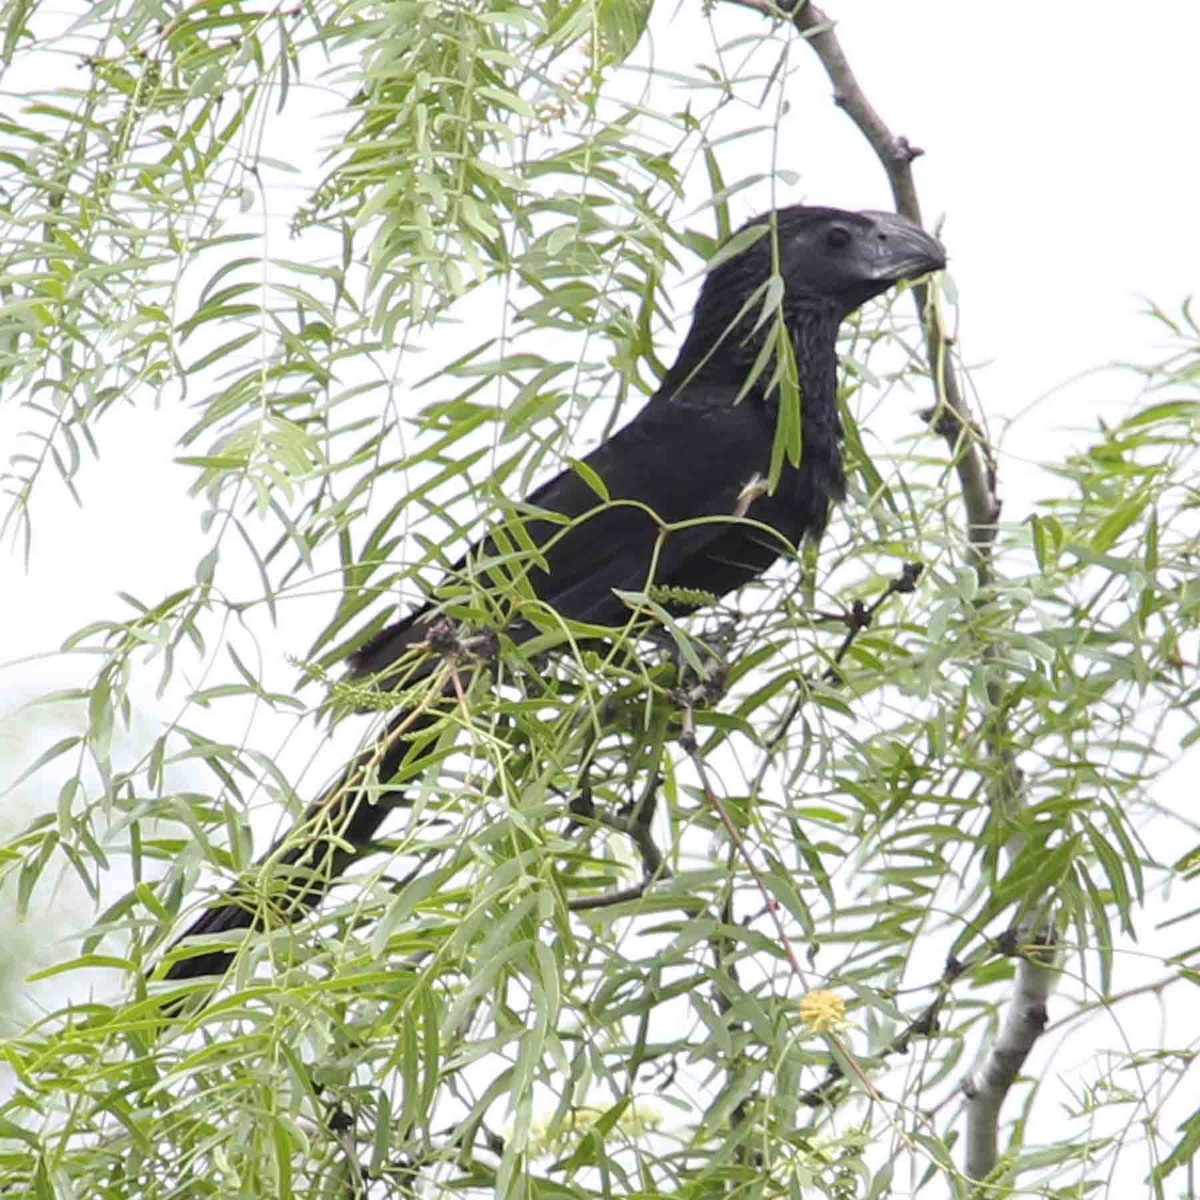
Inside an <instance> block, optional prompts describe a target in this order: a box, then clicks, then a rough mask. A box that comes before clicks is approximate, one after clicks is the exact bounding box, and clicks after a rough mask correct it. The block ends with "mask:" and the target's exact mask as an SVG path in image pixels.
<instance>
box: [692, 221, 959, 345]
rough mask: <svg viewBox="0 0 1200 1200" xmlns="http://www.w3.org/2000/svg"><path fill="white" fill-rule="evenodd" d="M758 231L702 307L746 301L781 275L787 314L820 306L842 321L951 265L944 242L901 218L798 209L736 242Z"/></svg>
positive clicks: (721, 272)
mask: <svg viewBox="0 0 1200 1200" xmlns="http://www.w3.org/2000/svg"><path fill="white" fill-rule="evenodd" d="M757 229H761V230H762V233H761V236H759V237H757V238H753V240H751V241H750V242H749V244H748V245H747V246H746V247H745V248H744V249H743V250H740V251H739V252H737V253H735V254H734V255H732V256H731V257H729V258H726V259H725V260H724V261H721V262H719V265H718V266H716V267H715V268H714V269H713V270H712V271H711V272H710V274H709V278H708V280H707V281H706V283H705V287H704V295H703V296H702V297H701V306H703V305H704V304H705V303H706V302H707V303H709V304H713V306H714V307H716V308H726V307H727V305H728V302H729V298H731V297H738V298H740V299H741V300H742V301H744V300H745V299H746V297H748V296H750V295H752V294H753V293H754V290H755V289H756V288H758V287H761V286H762V285H763V284H765V283H766V282H767V281H768V279H770V277H771V276H772V274H774V273H775V271H776V270H777V271H778V274H779V276H780V278H781V279H782V281H783V297H782V301H783V305H784V308H785V310H786V311H791V310H795V309H798V308H807V307H813V306H816V307H819V308H822V309H824V310H825V311H826V312H828V313H829V314H830V315H831V316H834V317H836V319H837V320H839V321H840V320H841V319H842V318H844V317H847V316H849V314H850V313H852V312H853V311H854V310H855V309H856V308H858V307H859V306H860V305H862V304H865V303H866V302H867V301H868V300H870V299H871V298H872V297H873V296H878V295H879V294H880V293H881V292H885V291H887V289H888V288H889V287H891V286H892V285H893V284H896V283H899V282H900V281H901V280H902V279H917V278H919V277H920V276H922V275H927V274H929V272H930V271H937V270H940V269H941V268H942V267H944V266H945V265H946V252H945V250H944V249H943V248H942V245H941V243H940V242H939V241H938V240H937V239H936V238H935V237H932V236H931V235H930V234H928V233H926V232H925V231H924V230H923V229H922V228H921V227H920V226H919V225H916V224H914V223H913V222H912V221H909V220H908V219H907V218H906V217H901V216H899V215H897V214H896V213H888V212H872V211H866V212H847V211H845V210H843V209H838V208H818V207H814V206H809V205H804V204H794V205H791V206H790V207H788V208H780V209H777V210H776V211H774V212H768V213H764V214H762V215H761V216H758V217H755V218H754V219H753V220H752V221H749V222H747V223H746V225H745V226H743V227H742V229H741V230H740V231H739V233H738V234H737V235H736V237H737V238H738V239H739V240H741V239H745V238H746V237H747V236H751V237H753V233H754V232H755V231H756V230H757ZM757 316H758V313H757V312H755V314H754V318H753V319H754V320H755V321H757Z"/></svg>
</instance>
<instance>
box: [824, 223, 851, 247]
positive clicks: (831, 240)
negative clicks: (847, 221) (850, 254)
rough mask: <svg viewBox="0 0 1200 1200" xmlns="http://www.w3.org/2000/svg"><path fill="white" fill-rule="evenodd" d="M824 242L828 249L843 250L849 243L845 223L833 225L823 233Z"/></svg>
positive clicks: (848, 231)
mask: <svg viewBox="0 0 1200 1200" xmlns="http://www.w3.org/2000/svg"><path fill="white" fill-rule="evenodd" d="M825 244H826V245H827V246H828V247H829V248H830V250H845V248H846V247H847V246H848V245H850V230H848V229H847V228H846V227H845V225H835V226H834V227H833V228H832V229H831V230H830V231H829V232H828V233H827V234H826V235H825Z"/></svg>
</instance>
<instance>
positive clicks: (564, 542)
mask: <svg viewBox="0 0 1200 1200" xmlns="http://www.w3.org/2000/svg"><path fill="white" fill-rule="evenodd" d="M755 228H761V230H762V234H761V236H758V237H757V238H755V237H753V231H754V230H755ZM735 236H736V238H737V239H738V240H737V242H736V243H735V244H736V245H740V246H742V248H741V249H738V250H737V251H736V252H735V253H733V254H731V255H729V256H728V257H725V258H724V259H721V258H720V257H719V258H718V263H717V265H716V266H714V267H713V268H712V269H711V270H710V271H709V274H708V277H707V278H706V280H705V282H704V286H703V288H702V290H701V293H700V299H699V301H698V302H697V305H696V311H695V314H694V316H693V318H692V325H691V329H690V330H689V332H688V335H687V338H686V339H685V341H684V343H683V347H682V348H681V350H680V352H679V357H678V358H677V359H676V361H675V364H674V366H672V367H671V369H670V370H669V371H668V372H667V374H666V376H665V377H664V379H663V381H662V384H661V386H660V387H659V389H658V391H657V392H655V394H654V395H653V397H651V399H650V401H649V402H648V403H647V405H646V406H645V408H643V409H642V410H641V411H640V412H639V413H638V414H637V415H636V416H635V417H634V418H633V420H632V421H630V423H629V424H628V425H626V426H625V427H624V428H623V429H621V430H620V431H618V432H617V433H616V434H615V435H613V436H612V437H611V438H609V439H608V440H607V441H605V442H604V443H603V444H602V445H600V446H598V447H597V448H596V449H595V450H593V451H592V453H591V454H589V455H588V456H587V458H586V459H585V460H584V462H585V464H586V466H587V468H589V469H590V472H591V473H592V474H593V475H594V476H597V477H598V478H599V479H600V480H601V481H602V484H603V489H602V490H605V491H607V494H608V500H607V502H606V501H605V500H604V499H603V498H602V495H601V494H600V492H598V490H597V488H596V487H595V485H594V481H589V480H588V479H587V478H586V477H585V474H584V473H582V472H580V471H577V470H574V469H571V470H566V471H563V472H562V474H560V475H558V476H557V477H556V478H554V479H552V480H550V482H548V483H547V484H545V485H544V486H542V487H540V488H539V489H538V490H537V491H535V492H534V493H533V495H532V496H530V497H529V504H530V505H531V506H533V507H535V508H537V509H541V510H544V511H547V512H550V513H556V514H561V515H562V516H565V517H568V518H572V519H575V520H574V523H572V524H570V525H566V524H564V523H563V522H562V521H561V520H559V521H555V520H551V519H544V518H542V519H539V518H538V517H536V516H534V517H531V518H526V519H525V520H524V521H523V524H524V527H525V530H526V531H527V533H528V536H529V538H530V540H531V541H532V543H533V545H534V546H536V547H537V548H538V551H539V554H540V558H541V562H540V563H533V564H531V565H530V566H529V568H528V572H529V573H528V580H529V584H530V586H531V587H532V589H533V592H534V593H535V594H536V596H537V597H538V599H539V600H541V601H543V602H544V603H545V604H547V605H549V606H551V607H552V608H553V609H555V610H556V611H557V612H558V613H559V614H560V615H561V616H563V617H566V618H568V619H570V620H575V621H585V622H589V623H591V624H595V625H602V626H616V625H620V624H623V623H624V622H625V621H627V620H628V618H629V616H630V612H629V608H628V606H627V605H626V603H625V602H624V601H623V600H622V599H621V598H620V597H619V596H618V595H616V594H615V592H616V591H618V590H619V591H635V592H636V591H644V590H645V589H646V588H647V586H649V585H650V584H655V585H659V586H663V585H665V586H669V587H674V588H679V589H690V590H693V591H699V592H702V593H707V594H710V595H715V596H720V595H724V594H725V593H726V592H729V591H732V590H733V589H734V588H737V587H739V586H740V585H741V584H743V583H746V582H748V581H749V580H751V579H754V578H756V577H757V576H758V575H760V574H761V573H762V572H763V571H765V570H766V568H767V567H768V566H770V565H771V563H772V562H774V561H775V559H776V558H777V557H778V556H779V555H780V554H781V553H784V552H785V551H786V550H788V549H789V548H794V547H795V546H796V545H797V544H798V543H799V542H800V541H801V540H802V539H803V538H804V537H805V536H806V535H807V536H810V537H812V538H819V537H820V535H821V533H822V532H823V531H824V529H825V525H826V523H827V521H828V519H829V509H830V505H831V504H832V503H834V502H836V501H838V500H840V499H841V498H842V496H843V494H844V492H845V473H844V470H843V466H842V456H841V437H842V429H841V422H840V420H839V418H838V411H837V354H836V342H837V332H838V327H839V325H840V324H841V322H842V321H843V320H844V319H845V318H846V317H847V316H849V315H850V313H852V312H854V311H855V309H857V308H859V307H860V306H861V305H862V304H864V303H865V302H866V301H867V300H870V299H871V298H872V297H874V296H877V295H879V294H880V293H882V292H884V291H886V290H887V289H888V288H889V287H891V286H892V285H893V284H895V283H897V282H899V281H900V280H903V279H914V278H916V277H918V276H921V275H925V274H928V273H929V272H930V271H935V270H939V269H940V268H941V267H943V266H944V265H945V252H944V251H943V249H942V247H941V245H940V244H939V243H938V242H937V241H936V239H934V238H933V237H931V236H930V235H929V234H927V233H925V232H924V231H923V230H922V229H921V228H920V227H919V226H917V225H915V224H913V223H912V222H911V221H908V220H906V219H905V218H903V217H900V216H897V215H896V214H894V213H885V212H858V213H855V212H844V211H841V210H839V209H834V208H817V207H808V206H803V205H794V206H792V207H789V208H782V209H778V210H776V211H773V212H768V213H765V214H763V215H762V216H759V217H756V218H755V219H754V220H753V221H750V222H749V223H748V224H747V225H746V226H744V227H743V229H742V230H741V231H739V233H738V234H737V235H735ZM748 238H749V239H751V240H750V241H749V244H748V245H745V244H744V242H745V241H746V240H747V239H748ZM772 278H775V279H777V280H778V281H779V282H778V283H777V284H776V285H775V287H774V289H773V290H772V288H771V287H770V286H768V285H769V283H770V281H771V280H772ZM780 289H781V292H780ZM772 295H774V296H776V297H778V311H777V312H775V313H771V312H770V311H764V310H765V308H766V306H767V304H768V303H769V301H768V297H770V296H772ZM779 321H782V322H783V324H784V330H785V336H786V337H787V338H788V340H789V341H790V343H791V347H792V351H793V355H794V360H795V363H796V367H797V373H798V377H799V390H800V394H801V414H802V415H801V431H802V446H803V450H802V454H801V458H800V462H799V465H793V464H791V463H789V462H787V461H786V460H785V461H784V465H783V469H782V474H781V476H780V478H779V480H778V484H777V486H776V487H775V489H774V490H773V491H771V492H769V493H768V491H767V489H766V487H765V480H766V478H767V476H768V472H769V468H770V464H771V453H772V447H773V445H774V442H775V431H776V423H777V419H778V415H779V398H778V390H777V389H776V388H774V387H773V386H772V383H773V379H774V378H775V369H776V363H775V361H773V360H772V357H771V355H770V352H769V351H768V352H767V356H766V358H765V359H764V357H763V350H764V346H765V345H766V343H767V341H768V339H769V338H771V337H772V336H778V322H779ZM651 513H653V514H654V516H651ZM655 518H657V519H655ZM697 518H718V519H712V520H707V521H702V522H700V523H698V524H694V525H688V526H687V527H686V528H683V529H672V530H670V531H669V532H667V533H666V534H665V535H664V533H663V525H664V524H665V525H668V526H671V525H676V524H678V523H681V522H688V521H693V520H695V519H697ZM719 518H724V519H723V520H721V519H719ZM494 551H495V545H494V543H492V542H491V540H490V539H488V540H485V541H484V543H483V544H482V546H477V547H476V548H475V549H474V550H473V551H471V552H469V553H468V555H467V557H466V559H464V561H463V563H462V564H460V566H464V565H466V563H467V562H468V561H469V560H470V559H471V558H472V557H473V556H478V555H480V554H482V555H483V556H484V557H487V556H488V555H489V553H490V552H494ZM668 607H670V606H668ZM675 607H676V608H677V609H682V608H686V607H687V605H686V604H679V605H676V606H675ZM435 615H436V610H435V608H434V606H433V605H427V606H425V607H424V608H422V609H420V610H418V611H417V612H415V613H412V614H410V615H409V616H406V617H404V618H402V619H401V620H400V621H398V622H396V623H395V624H394V625H391V626H389V627H387V628H386V629H384V630H383V631H382V632H381V633H379V634H378V635H377V636H375V637H374V638H373V639H372V640H371V641H370V642H368V643H367V645H366V646H364V647H363V648H362V649H361V650H359V651H358V652H357V653H356V654H355V655H354V656H353V657H352V658H351V660H350V661H351V674H352V676H353V677H360V676H375V677H376V678H377V681H379V682H381V683H382V684H384V685H386V683H387V682H389V680H391V679H394V678H395V677H396V675H397V674H398V673H399V671H398V669H397V664H398V663H400V661H401V660H402V659H403V660H404V663H405V664H406V665H407V664H409V663H410V661H411V660H412V659H413V658H414V657H415V656H416V655H417V654H419V653H420V652H421V651H422V650H427V649H428V648H429V647H430V645H431V644H432V645H433V646H434V648H436V644H437V639H438V637H439V636H442V637H444V636H446V634H445V633H444V632H439V629H440V628H443V627H439V625H438V624H437V623H436V622H435V621H434V620H433V618H434V617H435ZM507 632H508V633H510V634H511V635H512V636H513V637H514V638H516V639H517V640H521V639H522V638H523V637H525V636H528V635H529V634H530V633H531V632H532V629H531V627H530V626H529V625H527V624H524V623H521V622H517V623H516V624H515V625H512V626H510V627H509V629H508V631H507ZM451 636H452V635H451ZM418 670H419V668H418ZM434 719H435V718H434V717H432V716H427V715H421V716H414V714H412V713H407V712H403V711H402V712H400V713H398V714H397V715H396V716H395V717H394V718H393V719H392V720H391V721H390V723H389V725H388V727H387V729H386V730H385V731H384V733H383V735H382V736H381V737H380V738H379V739H378V740H377V741H376V742H375V744H374V746H373V747H372V748H371V749H369V750H368V751H366V752H365V753H364V754H362V755H361V756H360V757H359V758H358V759H356V760H355V762H354V763H352V764H351V766H350V767H349V768H348V769H347V770H346V772H345V773H344V774H343V775H342V777H341V778H340V779H339V781H338V782H337V783H336V784H335V785H334V786H333V787H332V788H331V789H330V790H329V791H327V792H326V793H325V794H324V795H323V796H322V797H321V798H320V799H318V800H317V801H316V802H314V803H313V804H312V805H310V806H309V809H308V811H307V813H306V814H305V817H304V820H303V823H302V824H303V830H302V832H301V833H300V836H297V831H296V830H293V831H292V832H291V833H290V834H289V835H287V837H286V838H285V839H284V840H283V841H282V842H280V843H279V844H278V845H277V846H276V847H274V848H273V849H272V851H270V852H269V855H268V857H269V858H270V859H271V860H272V862H273V863H274V864H276V865H277V866H278V867H279V868H281V869H283V870H287V871H288V872H289V875H288V880H289V882H288V884H287V886H286V889H285V892H284V899H283V902H282V903H281V904H279V905H277V911H278V912H279V914H280V916H281V917H283V918H286V919H294V918H295V917H297V916H298V915H299V914H300V913H302V912H303V911H305V910H307V909H309V908H311V907H313V906H315V905H316V904H317V903H319V901H320V900H321V898H322V897H323V896H324V895H325V894H326V893H327V892H328V891H329V889H330V887H331V886H332V884H333V881H334V880H336V878H337V877H338V876H339V875H340V874H341V873H342V872H343V871H344V870H345V869H346V868H347V867H348V866H349V865H350V863H351V862H353V861H354V860H355V859H356V858H358V857H360V856H361V854H362V853H363V852H365V850H366V849H367V848H368V847H369V844H370V841H371V839H372V837H373V836H374V834H375V832H376V830H377V829H378V827H379V825H380V823H381V822H382V821H383V819H384V817H385V816H386V815H387V813H388V812H389V811H390V809H391V808H392V807H395V806H397V805H398V804H402V803H403V797H402V795H396V796H395V797H394V798H389V797H386V794H385V793H384V794H381V785H386V784H387V782H388V781H389V780H390V779H391V778H392V777H393V776H394V775H395V774H396V772H397V771H398V770H399V768H400V765H401V763H402V762H403V760H404V757H405V755H406V754H407V753H408V752H409V750H410V749H411V746H412V741H411V739H412V736H413V735H414V734H416V733H418V732H420V730H421V729H423V728H427V727H428V726H429V725H430V724H432V723H433V721H434ZM262 923H263V921H262V913H261V906H260V905H257V904H255V902H253V901H252V900H251V898H250V896H249V895H248V893H247V892H245V891H244V890H241V889H238V888H235V889H234V890H233V891H232V892H230V893H228V894H227V895H226V896H224V897H223V898H222V899H221V900H220V901H218V902H217V903H216V905H215V906H214V907H212V908H209V909H208V910H207V911H206V912H205V913H203V914H202V915H201V916H200V917H199V918H198V919H197V920H196V921H195V922H194V923H193V924H192V925H191V927H190V928H189V929H188V930H187V931H186V932H185V933H184V934H183V935H182V937H181V938H180V939H179V940H180V941H183V940H185V939H188V938H191V937H194V936H197V935H200V934H205V933H216V932H222V931H229V930H235V929H244V928H250V927H259V926H261V924H262ZM230 958H231V952H230V951H228V950H210V951H207V952H203V951H201V952H199V953H197V954H194V955H191V956H190V957H187V958H180V959H178V960H177V961H176V962H174V963H173V964H172V966H171V967H170V969H169V970H168V972H167V975H168V977H169V978H174V979H178V978H185V977H191V976H197V975H210V974H218V973H221V972H223V971H224V970H225V969H226V968H227V966H228V965H229V961H230Z"/></svg>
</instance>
